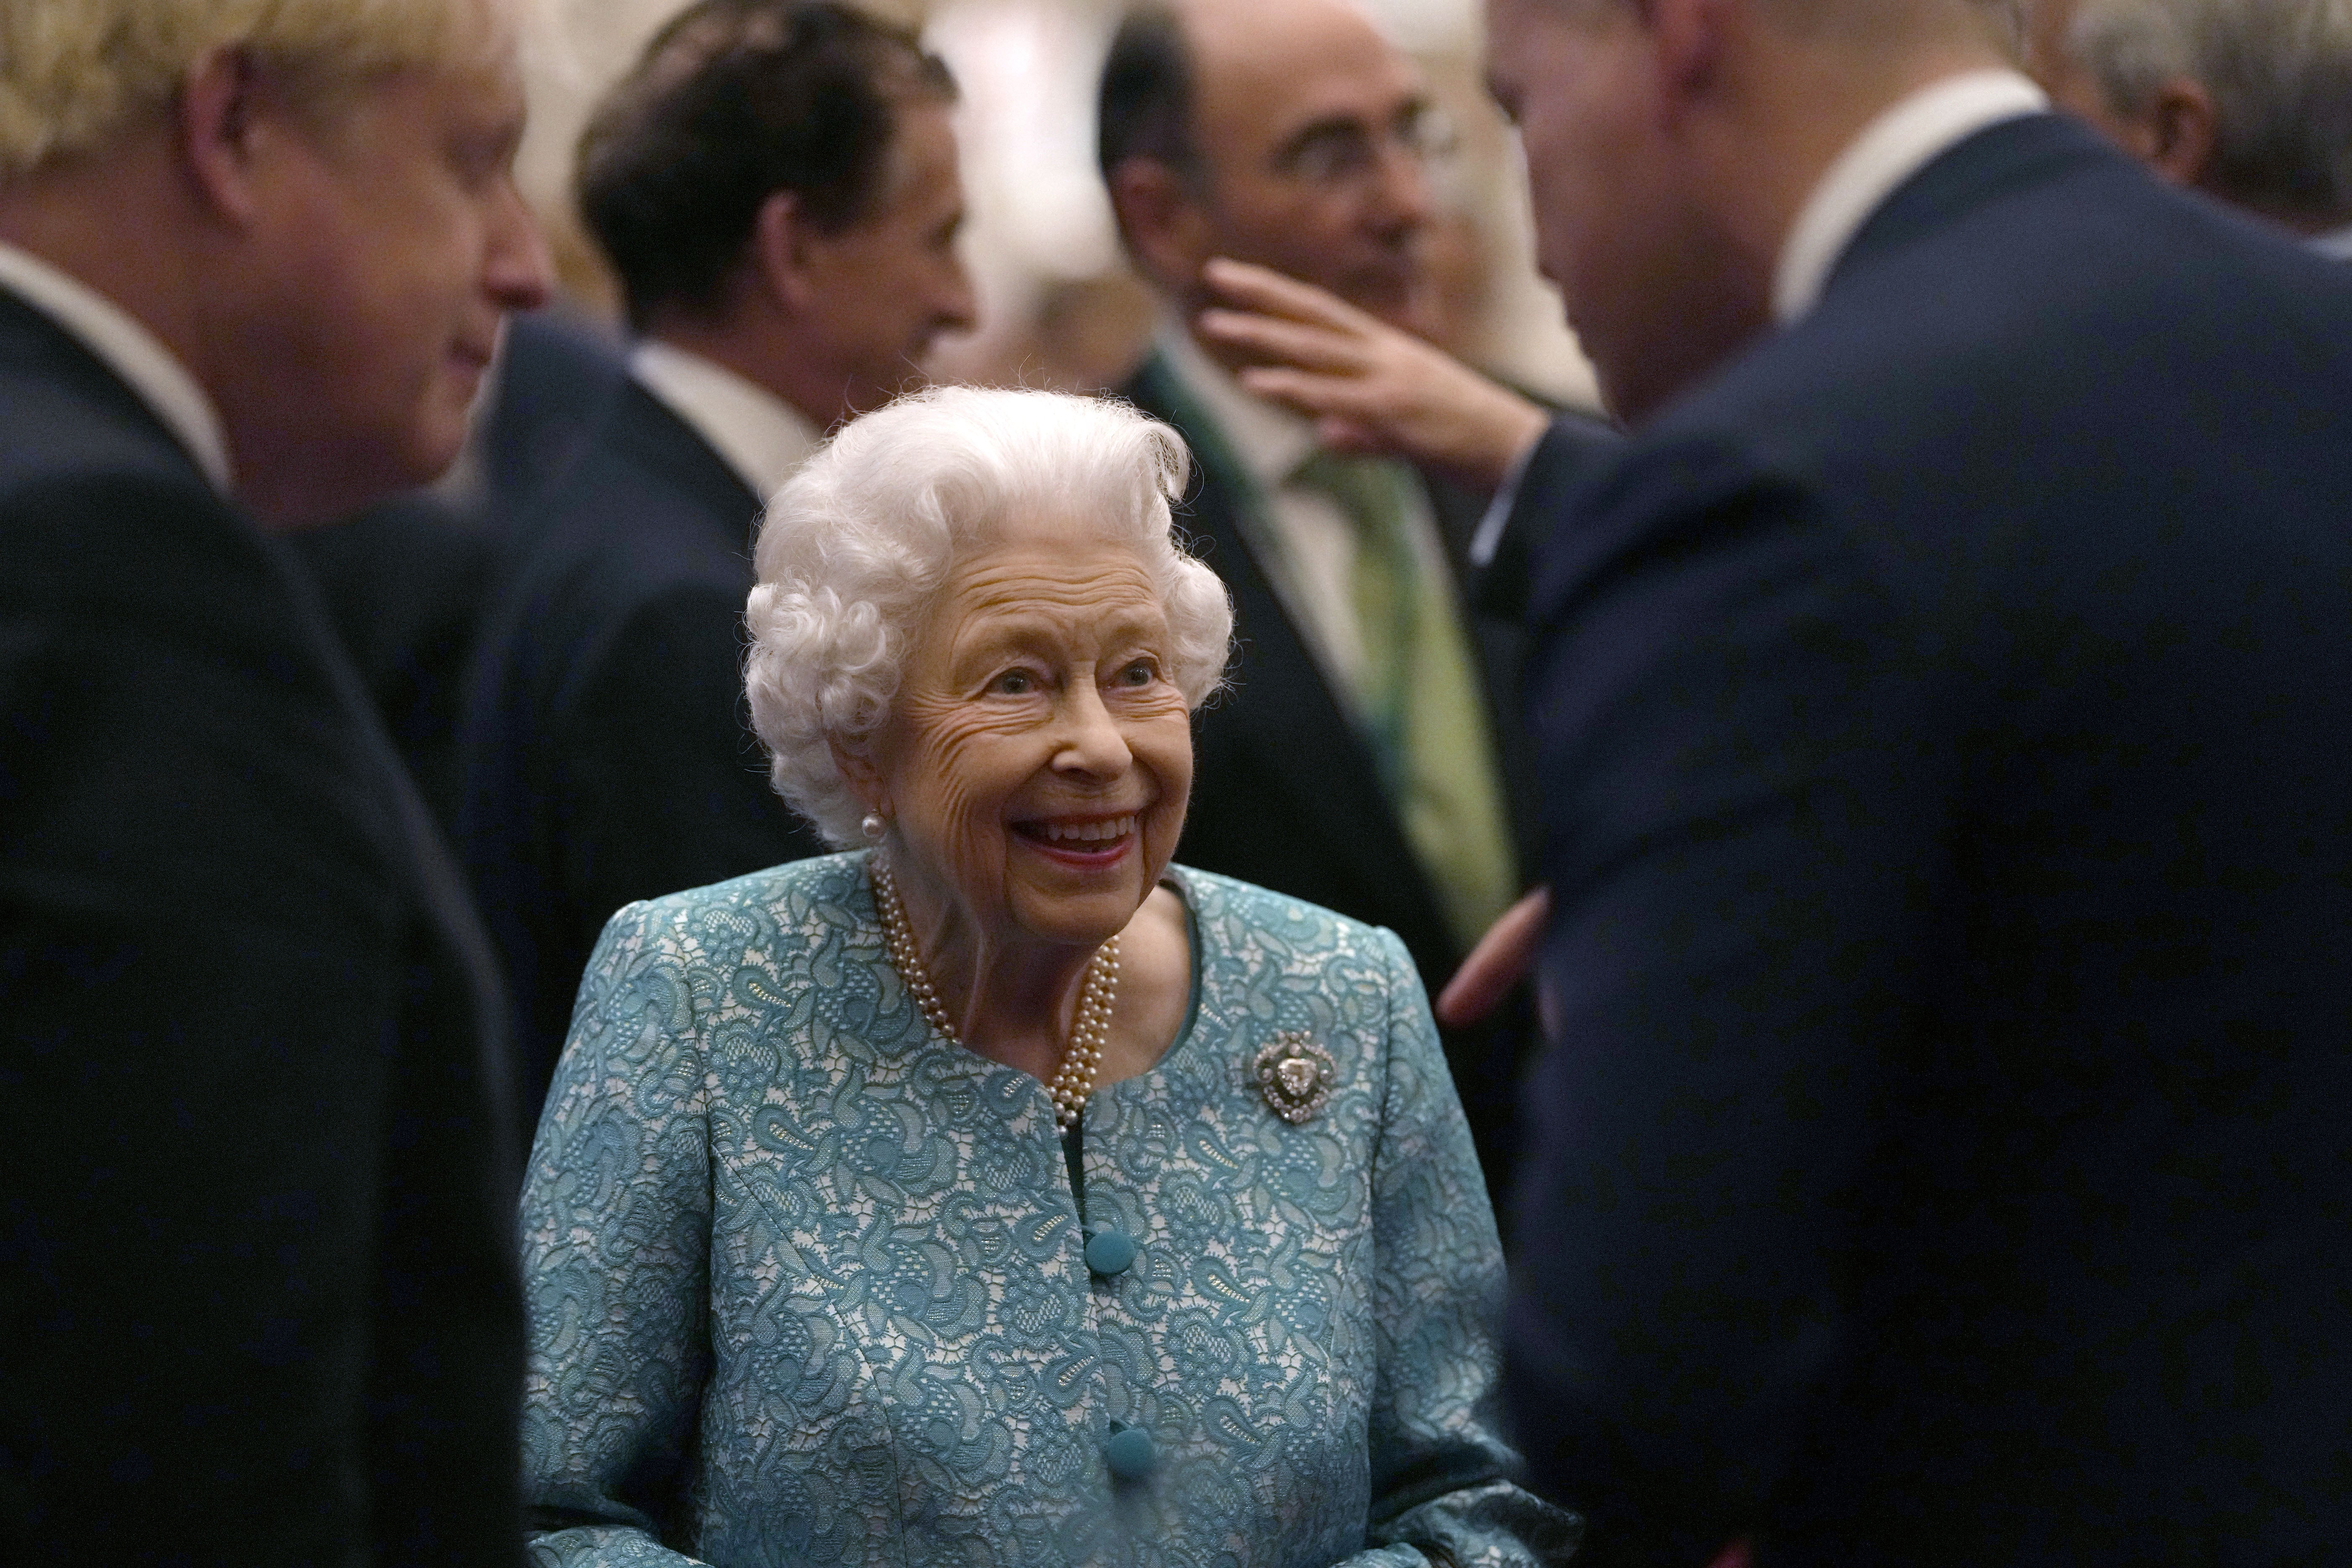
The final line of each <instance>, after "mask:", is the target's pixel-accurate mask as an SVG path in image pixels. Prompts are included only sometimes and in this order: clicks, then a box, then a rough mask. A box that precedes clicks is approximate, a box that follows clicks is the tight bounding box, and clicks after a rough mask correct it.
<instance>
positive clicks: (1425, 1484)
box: [523, 854, 1576, 1568]
mask: <svg viewBox="0 0 2352 1568" xmlns="http://www.w3.org/2000/svg"><path fill="white" fill-rule="evenodd" d="M1170 877H1171V881H1172V882H1173V883H1174V884H1175V885H1176V887H1177V888H1178V889H1179V890H1180V891H1181V893H1182V894H1183V895H1184V898H1185V900H1186V902H1187V904H1188V905H1189V906H1190V908H1191V910H1192V920H1193V931H1194V936H1195V942H1196V945H1197V947H1198V949H1199V952H1198V953H1197V954H1196V973H1197V977H1198V978H1197V984H1196V994H1195V998H1194V1013H1193V1016H1192V1022H1191V1023H1190V1025H1189V1026H1188V1028H1187V1030H1186V1032H1185V1033H1184V1035H1183V1036H1182V1037H1181V1038H1180V1039H1179V1040H1178V1041H1177V1042H1176V1044H1175V1045H1174V1046H1172V1047H1171V1048H1170V1050H1169V1052H1168V1054H1167V1056H1166V1057H1165V1058H1162V1060H1161V1061H1160V1064H1159V1066H1158V1067H1156V1068H1154V1069H1153V1070H1152V1071H1150V1072H1149V1073H1146V1074H1144V1075H1142V1076H1141V1077H1139V1078H1135V1079H1129V1080H1127V1081H1125V1082H1121V1083H1118V1084H1114V1085H1112V1086H1110V1087H1109V1088H1108V1089H1100V1090H1097V1092H1096V1094H1095V1095H1094V1097H1093V1099H1092V1100H1089V1101H1088V1102H1087V1110H1086V1120H1085V1137H1084V1156H1085V1159H1084V1179H1083V1191H1084V1199H1085V1215H1084V1219H1083V1221H1082V1219H1081V1216H1080V1213H1079V1208H1078V1204H1077V1201H1076V1198H1075V1197H1074V1195H1073V1194H1072V1192H1071V1187H1070V1182H1069V1176H1068V1173H1067V1168H1066V1164H1065V1160H1064V1153H1063V1149H1062V1146H1061V1143H1060V1141H1059V1139H1058V1137H1057V1136H1056V1134H1055V1128H1054V1116H1053V1106H1052V1102H1051V1101H1050V1100H1049V1099H1048V1098H1047V1095H1046V1091H1045V1086H1044V1085H1042V1084H1040V1083H1039V1082H1038V1081H1037V1080H1036V1079H1033V1078H1031V1077H1029V1076H1027V1075H1026V1074H1024V1073H1021V1072H1017V1071H1014V1070H1013V1069H1011V1068H1004V1067H1001V1066H999V1065H997V1064H995V1063H993V1062H991V1061H989V1060H987V1059H986V1058H982V1057H980V1056H978V1055H976V1054H974V1053H972V1052H970V1051H967V1050H964V1049H962V1048H961V1047H957V1046H954V1045H951V1044H950V1043H949V1042H948V1041H946V1040H945V1039H943V1038H941V1037H940V1036H939V1035H937V1034H936V1033H934V1032H933V1031H932V1030H931V1029H930V1028H929V1026H927V1025H926V1024H925V1023H924V1022H923V1020H922V1018H921V1016H920V1015H919V1013H918V1012H917V1010H916V1008H915V1006H914V1005H913V1003H912V1000H911V998H910V997H909V996H908V994H907V992H906V989H905V988H904V986H902V985H901V984H900V983H899V980H898V974H897V973H896V972H895V971H894V970H893V969H892V968H891V966H890V963H889V961H888V959H887V954H886V952H885V950H884V947H883V942H882V934H881V930H880V927H879V924H878V922H877V918H876V915H875V911H874V907H873V903H872V900H871V896H870V892H869V889H868V885H867V882H866V877H865V874H864V856H863V854H853V855H845V856H835V857H832V858H826V859H821V860H811V861H803V862H799V863H797V864H793V865H790V866H785V867H780V868H776V869H773V870H771V871H765V872H761V873H759V874H756V875H754V876H751V877H746V878H742V879H738V880H736V881H732V882H727V883H722V884H720V885H719V886H717V887H714V888H706V889H698V890H697V891H694V892H688V893H681V894H677V895H676V896H674V897H671V898H667V899H661V900H655V901H653V902H651V903H644V904H636V905H633V906H631V907H630V908H628V909H626V910H622V911H621V912H620V913H619V914H618V915H616V916H614V920H613V921H612V923H611V925H610V926H609V927H608V928H607V929H606V931H605V932H604V938H603V940H602V941H601V942H600V943H599V944H598V947H597V951H596V953H595V956H594V959H593V962H592V963H591V964H590V967H589V971H588V978H587V981H586V984H584V985H583V989H582V993H581V997H580V1003H579V1006H578V1010H577V1012H576V1013H575V1015H574V1018H573V1024H572V1039H571V1043H570V1046H569V1047H568V1048H567V1050H566V1052H565V1054H564V1058H563V1062H562V1067H561V1068H560V1069H559V1070H558V1072H557V1075H556V1079H555V1083H554V1087H553V1089H551V1094H550V1098H549V1101H548V1110H547V1113H546V1115H545V1118H544V1119H543V1121H541V1127H540V1132H539V1139H538V1143H537V1146H536V1147H535V1148H534V1149H533V1151H532V1155H531V1167H530V1181H529V1185H528V1189H527V1193H526V1196H525V1201H524V1210H523V1234H524V1247H525V1271H526V1283H527V1287H528V1289H529V1293H530V1304H531V1347H530V1348H531V1362H530V1374H529V1380H528V1384H527V1390H526V1415H525V1422H524V1456H525V1457H524V1468H525V1485H526V1496H527V1499H528V1500H529V1501H530V1503H531V1504H532V1507H533V1511H534V1521H535V1523H536V1524H537V1526H538V1527H539V1530H540V1531H541V1533H539V1534H537V1535H536V1536H535V1538H534V1542H533V1552H534V1553H535V1555H536V1559H537V1561H539V1562H540V1563H545V1564H550V1565H553V1564H566V1565H572V1564H577V1565H583V1568H584V1565H587V1564H608V1563H609V1564H621V1563H669V1564H675V1563H682V1562H687V1561H693V1560H695V1559H693V1558H688V1557H686V1556H684V1555H683V1554H682V1553H683V1552H688V1551H690V1552H694V1553H695V1554H696V1557H697V1558H698V1559H700V1560H704V1561H708V1562H709V1563H715V1564H719V1565H721V1568H761V1565H773V1568H787V1565H790V1568H800V1565H802V1564H831V1563H876V1564H880V1563H890V1564H905V1565H909V1568H934V1565H940V1568H944V1565H948V1564H956V1565H961V1568H1000V1565H1002V1568H1015V1565H1019V1568H1034V1565H1037V1564H1048V1563H1117V1564H1132V1565H1133V1568H1162V1565H1166V1568H1180V1565H1181V1568H1191V1565H1193V1564H1199V1565H1201V1568H1210V1565H1218V1568H1329V1565H1330V1564H1333V1563H1340V1562H1343V1561H1344V1562H1347V1563H1350V1565H1351V1568H1358V1565H1362V1568H1370V1565H1372V1564H1381V1565H1387V1564H1395V1565H1396V1568H1421V1565H1422V1564H1423V1563H1425V1562H1426V1561H1428V1560H1430V1559H1431V1558H1432V1557H1435V1558H1436V1559H1438V1560H1440V1561H1444V1560H1448V1559H1450V1561H1451V1562H1452V1563H1454V1564H1458V1565H1460V1568H1472V1565H1474V1564H1490V1563H1491V1564H1498V1565H1499V1564H1519V1563H1538V1562H1546V1561H1557V1560H1559V1558H1560V1557H1563V1556H1565V1555H1566V1553H1567V1552H1568V1551H1569V1549H1570V1547H1571V1546H1572V1544H1573V1541H1574V1537H1575V1530H1576V1521H1574V1518H1573V1516H1570V1515H1566V1514H1562V1513H1560V1512H1559V1511H1558V1510H1553V1509H1551V1508H1549V1507H1548V1506H1547V1505H1545V1504H1543V1503H1541V1502H1539V1501H1538V1500H1536V1499H1534V1498H1533V1497H1531V1496H1529V1495H1528V1494H1527V1493H1526V1492H1524V1491H1522V1490H1520V1489H1518V1488H1517V1487H1516V1486H1514V1485H1512V1484H1511V1483H1510V1481H1509V1480H1508V1479H1507V1477H1508V1475H1509V1474H1510V1472H1511V1470H1512V1469H1513V1468H1514V1467H1515V1463H1516V1461H1515V1459H1514V1458H1513V1456H1512V1455H1511V1454H1510V1452H1509V1450H1508V1449H1507V1447H1504V1445H1503V1444H1502V1442H1501V1441H1500V1439H1499V1438H1498V1437H1497V1436H1496V1433H1495V1432H1494V1430H1493V1428H1492V1426H1490V1424H1489V1421H1488V1415H1489V1412H1488V1400H1489V1396H1490V1395H1491V1394H1492V1390H1493V1384H1494V1381H1495V1376H1496V1352H1495V1349H1494V1345H1493V1342H1492V1339H1491V1337H1490V1331H1489V1328H1488V1314H1489V1312H1490V1310H1491V1309H1492V1308H1493V1306H1494V1304H1495V1302H1496V1300H1497V1299H1498V1297H1499V1294H1500V1290H1501V1286H1502V1265H1501V1255H1500V1252H1499V1249H1498V1247H1497V1246H1496V1238H1495V1229H1494V1222H1493V1219H1492V1216H1491V1215H1490V1213H1489V1210H1488V1207H1487V1203H1486V1194H1485V1192H1484V1189H1483V1188H1482V1187H1481V1186H1480V1184H1479V1179H1478V1173H1477V1166H1476V1163H1475V1159H1474V1156H1473V1154H1472V1152H1471V1147H1470V1140H1469V1134H1468V1131H1467V1130H1466V1129H1465V1125H1464V1123H1463V1121H1462V1116H1461V1111H1460V1109H1459V1107H1458V1106H1457V1104H1456V1102H1455V1100H1454V1093H1453V1088H1452V1084H1451V1082H1450V1080H1449V1079H1448V1078H1447V1076H1446V1072H1445V1068H1444V1059H1443V1058H1442V1057H1441V1056H1440V1054H1439V1052H1438V1048H1437V1043H1436V1036H1435V1032H1434V1030H1433V1027H1432V1026H1431V1023H1430V1020H1429V1014H1428V1007H1427V1005H1426V1002H1425V1001H1424V999H1423V996H1422V994H1421V990H1420V986H1419V984H1418V982H1417V980H1416V979H1415V978H1414V975H1413V970H1412V964H1411V962H1410V961H1409V960H1408V959H1407V958H1406V956H1405V953H1404V951H1403V948H1402V945H1401V944H1400V943H1399V942H1397V941H1396V939H1395V938H1394V937H1393V936H1391V935H1390V934H1389V933H1387V932H1385V931H1373V930H1371V929H1370V928H1368V927H1365V926H1362V925H1359V924H1357V923H1355V922H1353V921H1347V920H1344V919H1342V918H1340V917H1339V916H1337V915H1334V914H1331V913H1329V912H1328V911H1326V910H1319V909H1317V908H1314V907H1313V906H1310V905H1307V904H1302V903H1299V902H1297V901H1296V900H1289V899H1286V898H1282V897H1280V896H1278V895H1276V894H1273V893H1269V892H1266V891H1265V890H1263V889H1256V888H1252V887H1250V886H1248V885H1246V884H1244V883H1240V882H1234V881H1231V880H1228V879H1223V878H1218V877H1212V876H1207V875H1203V874H1202V873H1198V872H1189V871H1181V870H1177V871H1171V873H1170ZM1282 1030H1304V1031H1307V1033H1308V1034H1309V1035H1311V1037H1313V1038H1314V1039H1315V1040H1316V1041H1317V1042H1318V1043H1319V1044H1320V1045H1322V1046H1323V1047H1326V1048H1328V1050H1329V1051H1330V1052H1331V1054H1332V1056H1333V1058H1334V1059H1335V1063H1336V1067H1337V1072H1336V1076H1335V1081H1334V1084H1333V1087H1332V1092H1331V1098H1330V1100H1329V1103H1328V1105H1327V1106H1326V1107H1325V1108H1324V1109H1323V1110H1322V1111H1321V1112H1320V1113H1319V1114H1318V1115H1317V1116H1316V1117H1314V1118H1313V1119H1312V1120H1310V1121H1306V1122H1304V1123H1302V1124H1299V1125H1293V1124H1291V1123H1290V1122H1288V1121H1284V1120H1282V1119H1281V1118H1280V1117H1278V1116H1276V1114H1275V1113H1274V1111H1273V1110H1271V1109H1270V1108H1269V1107H1268V1105H1267V1103H1266V1101H1265V1098H1264V1096H1263V1095H1262V1094H1261V1092H1260V1090H1259V1088H1258V1086H1257V1084H1256V1083H1255V1079H1253V1077H1252V1062H1253V1060H1254V1058H1255V1056H1256V1054H1257V1053H1258V1051H1259V1050H1260V1049H1261V1048H1262V1047H1264V1045H1265V1043H1266V1042H1267V1041H1268V1040H1270V1039H1271V1038H1273V1037H1274V1035H1275V1034H1276V1032H1277V1031H1282ZM1109 1230H1116V1231H1118V1232H1120V1233H1122V1234H1123V1235H1124V1236H1125V1237H1127V1238H1128V1239H1129V1241H1131V1242H1132V1243H1133V1251H1134V1256H1133V1260H1132V1262H1131V1263H1129V1264H1128V1266H1127V1267H1125V1268H1120V1269H1119V1270H1118V1272H1116V1273H1111V1274H1097V1273H1094V1272H1092V1271H1091V1270H1089V1268H1088V1267H1087V1257H1086V1244H1087V1234H1088V1233H1089V1232H1093V1233H1097V1234H1099V1233H1102V1232H1105V1231H1109ZM1117 1250H1118V1249H1117V1248H1114V1249H1113V1251H1112V1253H1111V1254H1110V1256H1111V1257H1112V1258H1114V1260H1115V1258H1116V1252H1117ZM1102 1260H1103V1258H1102V1256H1101V1255H1099V1254H1098V1256H1097V1262H1100V1261H1102ZM1125 1429H1132V1430H1133V1431H1135V1432H1139V1433H1140V1434H1142V1437H1141V1438H1140V1439H1139V1438H1137V1437H1135V1436H1126V1437H1125V1438H1124V1440H1123V1441H1124V1444H1125V1445H1126V1447H1125V1450H1124V1454H1123V1458H1124V1459H1125V1460H1126V1462H1125V1463H1123V1464H1122V1465H1121V1467H1120V1468H1122V1469H1124V1470H1126V1471H1128V1472H1129V1476H1128V1478H1127V1479H1120V1477H1118V1476H1115V1475H1114V1474H1113V1468H1112V1459H1111V1458H1110V1457H1109V1456H1108V1454H1107V1448H1110V1447H1114V1446H1113V1445H1112V1444H1111V1438H1112V1437H1113V1436H1114V1435H1115V1434H1118V1433H1120V1432H1121V1431H1122V1430H1125ZM1138 1449H1140V1450H1141V1458H1142V1460H1143V1463H1142V1464H1141V1465H1140V1466H1139V1465H1138V1464H1136V1463H1135V1462H1134V1460H1135V1459H1136V1458H1137V1450H1138ZM1139 1469H1140V1471H1141V1473H1134V1472H1136V1471H1138V1470H1139ZM665 1541H666V1542H668V1543H669V1545H668V1547H666V1546H664V1545H663V1544H662V1542H665ZM670 1547H675V1548H677V1549H679V1550H677V1551H673V1550H670V1549H669V1548H670ZM1424 1548H1425V1549H1428V1550H1426V1551H1424V1550H1423V1549H1424Z"/></svg>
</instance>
